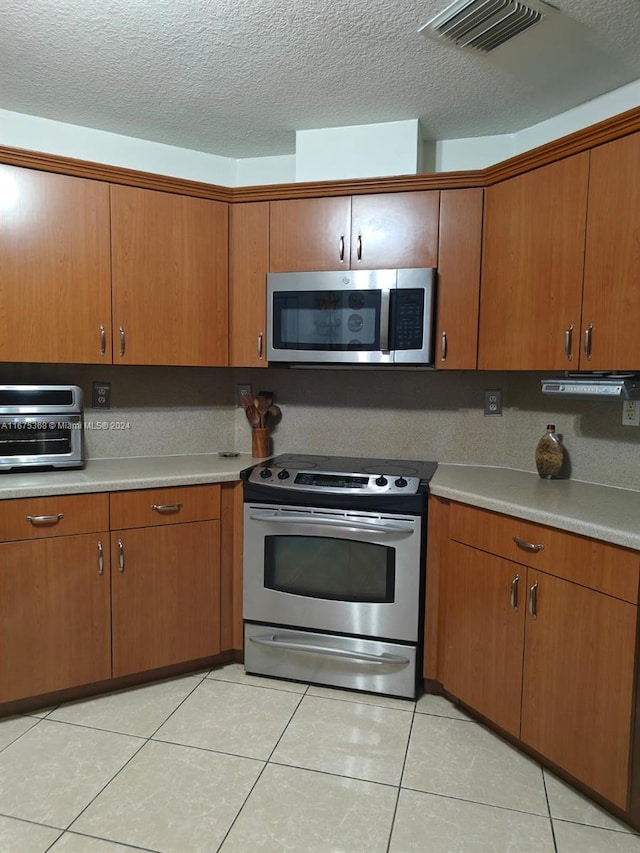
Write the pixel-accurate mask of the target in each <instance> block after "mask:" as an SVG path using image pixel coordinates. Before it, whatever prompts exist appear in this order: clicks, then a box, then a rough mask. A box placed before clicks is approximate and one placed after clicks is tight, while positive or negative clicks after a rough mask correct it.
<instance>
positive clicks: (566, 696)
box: [439, 503, 640, 810]
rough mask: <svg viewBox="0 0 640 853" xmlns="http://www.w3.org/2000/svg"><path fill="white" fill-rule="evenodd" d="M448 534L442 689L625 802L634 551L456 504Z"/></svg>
mask: <svg viewBox="0 0 640 853" xmlns="http://www.w3.org/2000/svg"><path fill="white" fill-rule="evenodd" d="M448 538H449V542H448V547H447V548H446V549H444V550H443V554H444V556H443V558H442V564H441V565H440V567H439V569H440V595H441V596H442V599H441V603H440V608H439V612H440V621H441V624H442V633H441V642H442V644H443V650H442V660H443V663H442V682H443V685H444V687H445V689H446V690H447V691H449V692H450V693H451V694H453V695H454V696H455V697H457V698H458V699H460V700H461V701H462V702H464V703H465V704H466V705H468V706H469V707H471V708H473V709H475V710H476V711H478V712H479V713H480V714H482V715H483V716H484V717H486V718H487V719H488V720H490V721H492V722H494V723H495V724H496V725H498V726H499V727H500V728H502V729H504V730H505V731H506V732H508V733H509V734H511V735H512V736H514V737H516V738H519V739H520V740H521V742H522V743H523V744H526V745H527V746H528V747H530V748H531V749H533V750H535V751H536V752H537V753H538V754H539V755H541V756H542V757H543V758H546V759H548V760H549V761H550V762H553V764H554V765H556V766H557V767H559V768H561V769H562V770H564V771H566V772H567V773H568V774H570V775H571V776H572V777H574V778H575V779H576V780H578V781H579V782H581V783H583V784H584V785H586V786H587V787H589V788H590V789H591V790H593V791H594V792H596V793H598V794H600V795H601V796H602V797H604V798H605V799H606V800H608V801H609V802H611V803H612V804H614V805H615V806H617V807H618V808H620V809H622V810H626V809H627V808H628V805H629V790H630V776H631V761H632V737H633V734H634V732H633V720H634V713H635V687H634V685H635V666H636V665H635V656H636V638H637V624H638V581H639V577H640V554H639V553H638V552H636V551H630V550H628V549H625V548H619V547H616V546H614V545H609V544H606V543H603V542H598V541H596V540H592V539H588V538H586V537H582V536H576V535H574V534H571V533H565V532H562V531H559V530H555V529H551V528H547V527H542V526H539V525H536V524H533V523H531V522H525V521H522V520H520V519H516V518H511V517H508V516H503V515H499V514H497V513H493V512H488V511H485V510H481V509H477V508H474V507H470V506H465V505H462V504H456V503H452V504H451V505H450V506H449V518H448Z"/></svg>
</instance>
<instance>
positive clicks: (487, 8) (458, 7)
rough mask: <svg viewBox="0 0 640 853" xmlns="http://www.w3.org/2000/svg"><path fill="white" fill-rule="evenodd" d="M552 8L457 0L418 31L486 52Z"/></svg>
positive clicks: (504, 0) (509, 0) (513, 0)
mask: <svg viewBox="0 0 640 853" xmlns="http://www.w3.org/2000/svg"><path fill="white" fill-rule="evenodd" d="M551 8H552V7H550V6H547V4H546V3H541V2H536V0H527V2H526V3H521V2H518V0H456V2H455V3H452V4H451V5H450V6H447V8H446V9H445V10H444V12H441V13H440V14H439V15H436V16H435V18H432V19H431V20H430V21H427V23H426V24H423V25H422V26H421V27H420V28H419V30H418V32H421V33H424V34H425V35H426V36H429V37H430V38H434V39H438V40H440V41H446V42H450V43H452V44H454V45H455V46H456V47H461V48H469V49H472V50H478V51H481V52H482V53H489V51H491V50H494V48H496V47H499V46H500V45H501V44H504V43H505V42H506V41H508V40H509V39H512V38H513V37H514V36H517V35H518V34H519V33H521V32H523V31H524V30H526V29H528V28H529V27H532V26H533V25H534V24H537V23H538V21H541V20H542V18H543V17H544V16H545V14H546V12H548V11H551Z"/></svg>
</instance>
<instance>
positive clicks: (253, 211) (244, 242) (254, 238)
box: [229, 201, 269, 367]
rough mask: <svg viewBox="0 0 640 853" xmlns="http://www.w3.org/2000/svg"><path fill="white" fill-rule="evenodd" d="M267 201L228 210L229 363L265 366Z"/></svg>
mask: <svg viewBox="0 0 640 853" xmlns="http://www.w3.org/2000/svg"><path fill="white" fill-rule="evenodd" d="M268 270H269V202H268V201H258V202H253V203H251V204H233V205H231V208H230V211H229V364H230V366H231V367H267V361H266V358H265V352H266V346H267V341H266V331H267V329H266V324H267V321H266V309H267V272H268Z"/></svg>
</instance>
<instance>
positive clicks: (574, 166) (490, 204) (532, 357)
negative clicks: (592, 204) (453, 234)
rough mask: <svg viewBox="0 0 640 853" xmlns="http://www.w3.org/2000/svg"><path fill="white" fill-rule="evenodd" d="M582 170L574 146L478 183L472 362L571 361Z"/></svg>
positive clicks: (507, 365)
mask: <svg viewBox="0 0 640 853" xmlns="http://www.w3.org/2000/svg"><path fill="white" fill-rule="evenodd" d="M588 171H589V154H588V153H584V154H577V155H575V156H573V157H567V158H566V159H565V160H561V161H559V162H557V163H552V164H551V165H549V166H543V167H541V168H539V169H535V170H533V171H531V172H527V173H526V174H524V175H518V176H517V177H515V178H510V179H509V180H506V181H503V182H502V183H500V184H496V185H495V186H492V187H489V188H488V189H487V190H486V192H485V215H484V246H483V258H482V282H481V289H480V337H479V346H478V368H479V369H480V370H566V369H569V368H572V367H573V368H576V367H577V366H578V348H579V340H578V338H579V330H580V311H581V303H582V278H583V260H584V246H585V227H586V210H587V181H588ZM570 356H571V357H570Z"/></svg>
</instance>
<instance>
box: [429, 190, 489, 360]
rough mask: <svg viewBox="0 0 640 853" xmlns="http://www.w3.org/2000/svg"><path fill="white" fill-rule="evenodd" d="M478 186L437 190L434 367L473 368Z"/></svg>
mask: <svg viewBox="0 0 640 853" xmlns="http://www.w3.org/2000/svg"><path fill="white" fill-rule="evenodd" d="M482 204H483V191H482V190H479V189H478V190H475V189H471V190H444V191H443V192H441V193H440V238H439V244H440V245H439V252H438V326H437V334H436V367H437V368H438V369H440V370H475V367H476V364H477V360H478V310H479V299H480V256H481V250H482Z"/></svg>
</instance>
